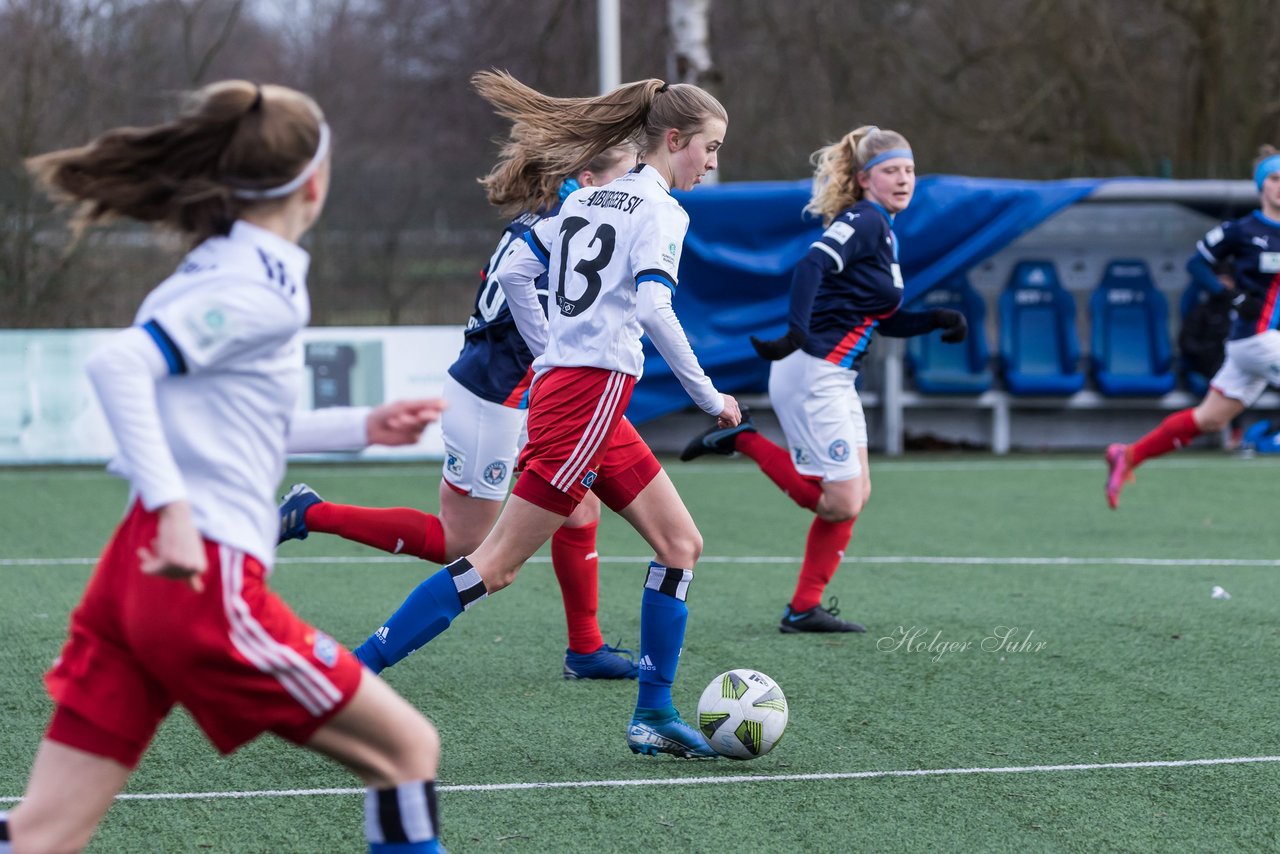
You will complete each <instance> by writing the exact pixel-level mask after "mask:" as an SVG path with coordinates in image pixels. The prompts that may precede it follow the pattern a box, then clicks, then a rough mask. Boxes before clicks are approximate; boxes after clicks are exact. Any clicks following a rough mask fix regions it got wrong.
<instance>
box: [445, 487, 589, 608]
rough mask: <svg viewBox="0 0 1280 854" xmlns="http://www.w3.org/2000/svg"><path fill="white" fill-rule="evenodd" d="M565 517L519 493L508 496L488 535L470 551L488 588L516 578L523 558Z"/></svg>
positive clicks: (539, 544)
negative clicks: (524, 497) (478, 545)
mask: <svg viewBox="0 0 1280 854" xmlns="http://www.w3.org/2000/svg"><path fill="white" fill-rule="evenodd" d="M565 518H566V517H564V516H561V515H560V514H559V513H554V512H552V511H550V510H545V509H543V508H542V507H539V506H538V505H536V504H534V503H532V502H530V501H526V500H525V499H523V498H521V497H520V496H518V495H512V496H511V497H510V498H508V499H507V504H506V506H505V507H503V508H502V514H501V515H499V516H498V522H497V524H495V525H494V526H493V530H492V531H490V532H489V536H487V537H485V539H484V542H483V543H481V544H480V547H479V548H477V549H476V550H475V551H474V552H473V553H472V554H469V555H467V561H468V562H469V563H470V564H471V565H472V566H474V567H475V568H476V572H478V573H479V574H480V578H481V579H483V580H484V586H485V590H487V591H488V592H489V593H493V592H495V591H498V590H501V589H502V588H504V587H506V586H507V585H508V584H510V583H511V582H512V581H514V580H515V577H516V573H517V572H519V571H520V567H522V566H524V562H525V561H527V560H528V559H529V558H530V557H532V556H533V553H534V552H536V551H537V550H538V549H540V548H542V546H543V544H544V543H546V541H547V540H549V539H551V536H552V535H553V534H554V533H555V532H556V529H557V528H559V527H560V526H561V525H563V524H564V521H565Z"/></svg>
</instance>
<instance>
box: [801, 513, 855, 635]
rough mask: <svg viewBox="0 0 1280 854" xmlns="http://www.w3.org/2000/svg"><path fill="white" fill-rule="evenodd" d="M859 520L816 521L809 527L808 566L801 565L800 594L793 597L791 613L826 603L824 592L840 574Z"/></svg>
mask: <svg viewBox="0 0 1280 854" xmlns="http://www.w3.org/2000/svg"><path fill="white" fill-rule="evenodd" d="M856 521H857V517H854V518H853V519H849V520H848V521H845V522H828V521H826V520H825V519H814V520H813V524H812V525H810V526H809V539H808V541H807V542H806V543H805V546H804V563H802V564H800V578H799V580H798V581H796V592H795V595H794V596H792V597H791V610H792V611H795V612H797V613H799V612H800V611H808V610H809V609H810V608H812V607H814V606H815V605H817V604H819V603H820V602H821V601H822V591H824V590H826V589H827V582H828V581H830V580H831V577H832V576H833V575H835V574H836V570H837V569H838V568H839V567H840V560H841V559H842V558H843V557H844V550H845V547H846V546H848V545H849V540H850V538H852V537H853V523H854V522H856Z"/></svg>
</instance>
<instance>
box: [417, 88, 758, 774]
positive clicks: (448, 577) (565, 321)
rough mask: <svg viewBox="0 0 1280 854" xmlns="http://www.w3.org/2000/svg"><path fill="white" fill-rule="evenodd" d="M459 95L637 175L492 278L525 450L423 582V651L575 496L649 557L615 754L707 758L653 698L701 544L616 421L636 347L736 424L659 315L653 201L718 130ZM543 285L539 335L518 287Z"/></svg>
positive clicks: (704, 123) (662, 231)
mask: <svg viewBox="0 0 1280 854" xmlns="http://www.w3.org/2000/svg"><path fill="white" fill-rule="evenodd" d="M473 82H474V83H475V85H476V88H477V90H478V91H479V92H480V94H481V95H483V96H484V98H485V99H486V100H487V101H489V103H491V104H493V105H494V106H495V108H496V109H497V111H498V112H499V113H500V114H502V115H503V116H506V117H507V118H509V119H511V120H512V121H513V122H514V125H515V126H514V128H513V130H512V134H513V136H517V135H518V136H519V138H521V139H523V140H526V141H527V142H528V143H529V144H530V145H531V146H533V147H534V148H535V149H543V150H546V151H548V152H555V151H557V150H559V149H563V148H564V147H568V146H572V145H580V144H582V142H583V140H591V141H594V142H595V143H596V144H597V145H598V147H599V149H601V150H603V149H604V148H607V147H609V146H611V145H616V144H617V143H618V142H621V141H623V140H625V139H628V138H635V139H637V141H638V145H639V148H640V161H641V164H642V165H641V166H639V167H637V169H636V170H635V171H634V172H633V173H631V174H628V175H625V176H623V177H622V178H619V179H617V180H616V181H613V182H612V183H610V184H608V185H606V186H605V187H602V188H583V189H581V190H578V191H576V192H575V193H573V194H572V195H570V196H569V198H568V199H566V200H565V204H564V205H563V206H562V208H561V212H560V215H559V216H558V217H556V218H555V219H553V220H544V221H543V222H541V223H538V224H536V225H535V226H534V227H533V228H532V229H531V230H530V231H529V232H528V235H527V237H526V239H525V242H523V243H521V244H518V245H517V246H516V248H515V249H513V250H512V251H511V252H510V253H508V255H507V256H506V258H504V259H503V261H502V263H501V264H499V266H498V269H497V270H495V271H491V274H490V275H492V276H496V277H497V280H498V282H499V283H500V285H501V286H502V288H503V290H504V291H505V293H506V295H507V302H508V305H509V306H510V308H511V312H512V315H513V316H514V317H515V320H516V323H517V325H518V326H519V328H520V333H521V335H522V336H523V337H524V339H525V341H526V342H528V344H529V349H530V350H531V351H533V353H534V355H535V357H536V358H535V360H534V367H535V370H537V372H538V374H537V379H535V380H534V383H533V388H532V391H531V393H530V400H529V418H528V432H529V441H528V443H527V444H526V445H525V448H524V451H523V452H522V453H521V455H520V467H521V474H520V479H519V480H518V481H517V482H516V485H515V489H514V490H513V492H512V496H511V498H510V499H509V500H508V501H507V504H506V506H505V507H504V508H503V510H502V514H501V515H500V516H499V517H498V521H497V524H496V525H495V526H494V528H493V530H492V531H491V532H490V533H489V536H487V537H486V538H485V540H484V542H483V543H482V544H481V545H480V547H479V548H477V549H476V550H475V551H474V552H472V553H471V554H469V555H467V556H466V557H463V558H459V559H458V560H456V561H454V562H453V563H451V564H449V565H448V566H446V567H445V568H444V569H442V570H441V571H440V572H438V573H437V574H436V575H434V576H432V577H431V578H429V579H427V581H426V582H424V584H423V587H422V589H427V590H430V591H431V592H432V600H433V601H432V607H431V608H430V609H426V608H424V609H423V610H421V611H420V612H419V613H420V622H421V625H420V632H419V637H420V638H421V639H422V642H423V643H426V642H427V641H429V640H430V639H431V638H432V637H434V636H436V635H438V634H439V633H440V632H442V631H444V630H445V629H446V628H448V626H449V624H450V623H451V622H452V620H453V619H454V618H455V617H457V616H458V615H459V614H461V613H462V612H463V611H464V610H465V609H467V608H469V607H471V606H472V605H474V604H475V603H476V602H478V601H479V600H480V599H482V598H483V597H485V596H486V595H488V593H490V592H493V591H497V590H500V589H501V588H503V587H506V586H507V585H508V584H510V583H511V582H512V581H513V580H514V579H515V576H516V573H517V572H518V571H519V570H520V567H521V566H522V565H523V564H524V562H525V561H526V560H528V559H529V557H530V556H532V555H533V553H534V552H535V551H537V550H538V548H540V547H541V546H542V544H543V543H545V542H546V541H547V540H548V539H550V537H551V536H552V534H554V533H555V531H556V529H557V528H559V527H560V525H561V524H563V522H564V520H565V518H566V517H568V516H569V515H570V514H572V513H573V510H574V508H575V507H576V506H577V505H578V504H579V503H580V502H581V501H582V499H583V497H584V496H585V495H586V493H587V492H588V490H590V491H593V492H594V493H595V494H596V495H597V496H599V498H600V500H601V501H602V502H603V503H604V504H605V505H607V506H608V507H609V508H610V509H612V510H614V511H615V512H617V513H618V514H619V515H621V516H622V517H623V518H624V519H626V520H627V521H628V522H630V523H631V525H632V526H633V527H634V528H635V529H636V531H637V532H639V533H640V534H641V536H643V537H644V538H645V540H646V541H648V543H649V544H650V545H651V546H653V548H654V551H655V553H656V554H655V559H654V560H653V561H652V562H651V563H650V564H649V569H648V572H647V576H646V580H645V589H644V593H643V599H642V605H641V611H640V650H639V652H640V675H639V683H640V686H639V688H640V690H639V698H638V701H637V704H636V711H635V714H634V715H633V717H632V721H631V724H630V726H629V727H628V731H627V743H628V746H629V747H630V748H631V750H632V751H634V752H636V753H642V754H646V755H653V754H657V753H669V754H672V755H675V756H680V757H686V758H703V757H713V756H715V755H716V754H715V753H714V751H712V750H711V748H710V746H708V744H707V742H706V739H705V738H703V736H702V734H701V733H699V732H698V731H697V730H696V729H694V728H693V727H690V726H688V725H687V724H685V723H684V722H683V721H682V720H681V719H680V716H679V714H678V713H677V712H676V709H675V706H674V704H673V703H672V698H671V685H672V682H673V680H674V679H675V673H676V665H677V663H678V659H679V655H680V648H681V645H682V644H683V642H684V631H685V622H686V620H687V616H688V609H687V608H686V606H685V598H686V596H687V593H688V588H689V583H690V581H692V578H693V565H694V563H695V562H696V561H697V559H698V557H699V556H700V555H701V552H702V536H701V534H699V533H698V528H697V526H696V525H694V522H693V519H692V517H690V515H689V511H688V510H687V509H686V508H685V506H684V502H682V501H681V500H680V496H679V494H678V493H677V492H676V489H675V487H674V486H673V485H672V483H671V479H670V478H669V477H667V474H666V472H664V471H663V470H662V467H661V466H660V465H659V464H658V461H657V459H656V458H655V457H654V456H653V452H652V451H650V450H649V448H648V446H646V445H645V443H644V441H643V440H642V439H641V438H640V436H639V434H638V433H637V432H636V430H635V428H634V427H633V426H631V423H630V422H628V421H627V420H626V419H625V418H623V412H624V411H625V409H626V405H627V401H628V400H629V399H630V396H631V388H632V386H633V385H634V384H635V381H636V379H638V378H639V376H640V371H641V368H642V364H641V361H642V360H641V350H640V335H641V333H642V332H644V333H648V335H649V337H650V338H651V339H652V340H653V342H654V344H655V345H656V346H657V347H658V350H659V352H661V353H662V355H663V357H664V358H665V359H666V360H667V362H668V363H669V364H670V365H671V366H672V369H673V370H674V371H675V373H676V375H677V376H678V377H679V378H680V380H681V382H682V383H683V385H684V387H685V389H686V390H687V391H688V392H689V394H690V396H691V397H692V398H693V399H694V401H695V402H697V403H698V405H699V406H700V407H702V409H703V410H705V411H706V412H708V413H710V414H712V415H716V416H718V417H719V419H720V421H721V423H722V424H724V425H726V426H729V425H734V424H737V423H738V421H739V419H740V418H741V415H740V413H739V411H738V404H737V401H735V400H734V399H733V398H732V397H731V396H729V395H722V394H721V393H720V392H718V391H716V389H715V387H714V386H713V385H712V383H711V381H710V380H709V379H708V378H707V376H706V375H705V374H704V373H703V371H702V368H701V367H700V366H699V365H698V361H697V359H696V358H695V357H694V355H693V351H692V349H691V348H690V347H689V342H688V339H687V338H686V337H685V334H684V330H683V329H682V328H681V327H680V323H679V321H678V320H676V317H675V314H674V313H673V312H672V310H671V294H672V291H673V290H674V289H675V287H676V281H677V279H676V271H677V268H678V266H679V263H680V248H681V245H682V244H683V242H684V232H685V228H686V227H687V225H688V219H687V218H686V217H685V215H684V212H683V211H682V210H681V208H680V206H679V204H678V203H677V202H676V201H675V199H674V198H673V197H672V196H671V194H670V190H671V188H673V187H675V188H679V189H682V190H688V189H690V188H692V187H693V185H694V184H696V183H698V181H699V180H700V179H701V177H702V175H704V174H706V173H707V172H708V171H710V170H712V169H714V168H716V165H717V163H716V161H717V151H718V150H719V148H720V146H721V144H722V143H723V141H724V134H725V129H726V126H727V123H728V117H727V115H726V114H725V111H724V107H722V106H721V105H720V103H719V102H718V101H716V100H715V98H713V97H712V96H711V95H709V94H708V93H707V92H705V91H703V90H702V89H699V88H698V87H696V86H691V85H688V84H677V85H674V86H668V85H667V84H665V83H662V81H660V80H644V81H641V82H638V83H630V84H628V85H626V86H622V87H620V88H618V89H615V90H614V91H612V92H609V93H607V94H605V95H601V96H599V97H597V98H548V97H547V96H545V95H542V94H541V93H539V92H536V91H534V90H533V89H530V88H529V87H527V86H525V85H523V84H522V83H520V82H519V81H517V80H515V79H514V78H512V77H511V76H510V75H507V74H503V73H497V72H482V73H480V74H477V75H476V76H475V77H474V78H473ZM543 272H546V273H547V274H548V282H547V286H548V289H549V292H550V293H549V302H550V305H549V314H550V316H551V321H550V323H549V324H548V321H547V319H546V315H544V314H543V312H542V308H541V305H540V303H539V301H538V296H537V292H536V287H535V285H534V282H535V281H536V280H537V277H538V276H539V275H540V274H541V273H543Z"/></svg>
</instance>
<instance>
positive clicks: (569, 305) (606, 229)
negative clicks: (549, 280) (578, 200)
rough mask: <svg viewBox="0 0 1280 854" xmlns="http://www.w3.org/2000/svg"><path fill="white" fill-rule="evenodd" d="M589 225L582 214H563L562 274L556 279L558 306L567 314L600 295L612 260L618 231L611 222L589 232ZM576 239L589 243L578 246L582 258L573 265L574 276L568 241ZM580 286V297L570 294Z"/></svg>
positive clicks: (578, 256)
mask: <svg viewBox="0 0 1280 854" xmlns="http://www.w3.org/2000/svg"><path fill="white" fill-rule="evenodd" d="M590 224H591V223H590V221H589V220H586V219H583V218H582V217H580V216H570V217H564V218H563V219H562V220H561V223H560V275H559V277H558V278H557V280H556V305H557V306H559V308H560V313H561V314H563V315H564V316H565V317H573V316H574V315H577V314H581V313H582V312H584V311H586V310H587V309H588V308H590V307H591V304H592V303H594V302H595V301H596V300H597V299H598V298H599V297H600V288H601V286H602V284H603V283H602V281H601V278H600V273H601V271H602V270H604V268H605V267H607V266H609V262H610V261H611V260H613V250H614V247H615V245H616V244H617V232H615V231H614V228H613V226H611V225H609V224H608V223H600V224H599V225H598V226H596V229H595V231H594V232H592V233H590V234H589V235H588V234H587V233H585V232H583V229H584V228H586V227H587V226H588V225H590ZM575 238H577V239H578V240H580V241H582V240H585V241H586V243H585V245H582V244H579V245H580V247H581V248H579V249H575V251H574V253H573V255H574V257H577V258H580V259H581V260H580V261H578V263H577V264H574V265H573V272H574V274H575V275H573V276H568V277H567V276H566V272H567V271H566V269H565V268H566V267H567V266H568V263H569V244H570V243H572V242H573V241H574V239H575ZM566 278H568V282H566ZM579 286H581V292H580V293H578V295H577V296H570V295H569V291H570V290H573V291H575V292H576V291H578V290H579Z"/></svg>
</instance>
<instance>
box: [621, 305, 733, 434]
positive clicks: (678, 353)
mask: <svg viewBox="0 0 1280 854" xmlns="http://www.w3.org/2000/svg"><path fill="white" fill-rule="evenodd" d="M637 287H638V293H637V295H636V315H637V317H638V319H639V320H640V325H641V326H642V327H644V331H645V333H646V334H648V336H649V338H650V340H652V341H653V345H654V346H655V347H657V348H658V352H659V353H661V354H662V358H664V359H666V361H667V364H668V365H670V366H671V371H672V373H674V374H675V375H676V378H677V379H678V380H680V385H682V386H684V390H685V391H686V392H688V393H689V397H691V398H693V402H694V403H696V404H697V405H698V408H699V409H701V410H702V411H703V412H705V413H707V414H708V415H720V414H721V413H722V412H724V411H725V408H726V403H727V401H726V396H725V395H723V394H721V393H720V392H718V391H716V387H715V386H714V385H713V384H712V383H711V378H710V377H708V376H707V375H706V373H705V372H704V371H703V370H702V366H701V365H699V364H698V357H697V356H695V355H694V353H693V348H692V347H691V346H689V338H688V336H687V335H685V331H684V327H683V326H681V325H680V319H679V318H677V317H676V313H675V310H674V309H672V307H671V291H670V289H668V288H667V286H666V285H665V284H662V283H660V282H652V281H647V282H641V283H640V284H639V285H638V286H637Z"/></svg>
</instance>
